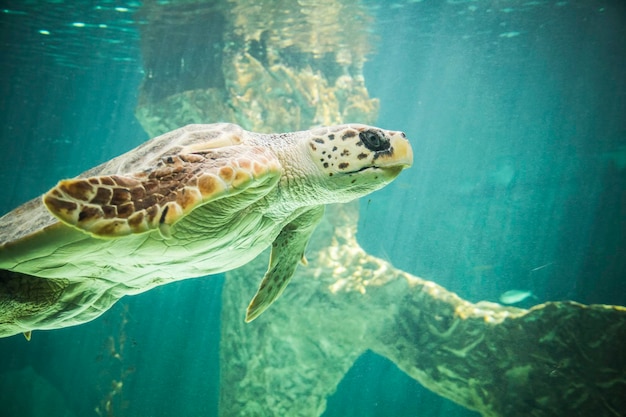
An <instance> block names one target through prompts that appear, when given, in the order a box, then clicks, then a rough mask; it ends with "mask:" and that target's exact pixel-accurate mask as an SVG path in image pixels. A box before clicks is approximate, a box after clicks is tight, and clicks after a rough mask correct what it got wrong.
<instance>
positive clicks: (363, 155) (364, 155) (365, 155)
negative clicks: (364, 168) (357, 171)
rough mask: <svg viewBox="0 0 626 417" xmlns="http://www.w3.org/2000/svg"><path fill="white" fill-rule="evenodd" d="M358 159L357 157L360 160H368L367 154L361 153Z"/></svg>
mask: <svg viewBox="0 0 626 417" xmlns="http://www.w3.org/2000/svg"><path fill="white" fill-rule="evenodd" d="M356 157H357V158H359V159H365V158H367V154H366V153H362V152H361V153H360V154H358V155H357V156H356Z"/></svg>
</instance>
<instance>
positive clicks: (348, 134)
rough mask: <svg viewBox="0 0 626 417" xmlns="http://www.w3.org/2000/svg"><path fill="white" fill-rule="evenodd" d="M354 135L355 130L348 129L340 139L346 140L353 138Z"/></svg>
mask: <svg viewBox="0 0 626 417" xmlns="http://www.w3.org/2000/svg"><path fill="white" fill-rule="evenodd" d="M355 136H356V132H355V131H354V130H348V131H347V132H346V133H344V134H343V136H342V137H341V139H343V140H346V139H350V138H353V137H355Z"/></svg>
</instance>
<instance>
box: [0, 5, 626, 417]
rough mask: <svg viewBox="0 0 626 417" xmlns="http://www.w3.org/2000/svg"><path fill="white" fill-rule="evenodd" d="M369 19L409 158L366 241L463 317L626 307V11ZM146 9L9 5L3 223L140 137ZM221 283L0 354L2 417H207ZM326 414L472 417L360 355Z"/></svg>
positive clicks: (439, 11)
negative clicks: (478, 311)
mask: <svg viewBox="0 0 626 417" xmlns="http://www.w3.org/2000/svg"><path fill="white" fill-rule="evenodd" d="M366 4H367V6H368V8H369V10H370V12H371V13H372V14H373V16H374V23H373V24H371V25H369V26H368V27H365V28H347V30H369V31H373V32H374V34H375V35H376V37H377V41H376V45H375V52H374V53H373V54H372V55H371V56H370V57H369V60H368V62H367V63H366V65H365V68H364V75H365V79H366V84H367V87H368V89H369V92H370V95H371V96H372V97H377V98H379V99H380V115H379V118H378V121H377V125H379V126H381V127H385V128H390V129H401V130H403V131H405V132H406V134H407V137H409V138H410V139H411V141H412V144H413V149H414V153H415V163H414V167H413V168H412V169H410V170H408V171H406V172H404V173H403V174H402V175H401V176H400V177H399V178H398V179H397V180H396V181H395V182H394V183H393V184H392V185H390V186H388V187H387V188H385V189H383V190H381V191H379V192H377V193H375V194H372V195H370V196H368V197H366V198H364V199H362V201H361V203H360V204H361V211H360V219H359V242H360V244H361V245H362V246H363V247H364V248H365V249H366V250H367V251H368V252H369V253H372V254H374V255H376V256H379V257H381V258H384V259H386V260H389V261H391V262H392V263H393V264H394V265H395V266H396V267H398V268H400V269H403V270H405V271H408V272H410V273H413V274H415V275H418V276H421V277H423V278H426V279H430V280H433V281H435V282H437V283H439V284H441V285H443V286H444V287H446V288H447V289H449V290H451V291H454V292H456V293H458V294H459V295H460V296H461V297H463V298H465V299H467V300H470V301H479V300H489V301H494V302H496V301H497V300H498V298H499V297H500V295H501V294H502V293H504V292H506V291H508V290H511V289H521V290H528V291H531V292H532V293H533V294H534V297H535V298H528V299H526V300H523V301H522V302H521V303H520V304H519V306H521V307H530V306H531V305H533V304H535V303H537V302H543V301H548V300H566V299H569V300H576V301H579V302H582V303H587V304H591V303H603V304H616V305H626V284H625V283H624V279H623V278H624V276H626V261H625V260H624V259H625V258H624V256H623V254H624V253H626V241H625V236H626V223H625V222H624V218H625V216H626V171H625V169H626V117H624V115H625V114H626V77H625V75H626V6H624V4H623V2H621V1H591V0H584V1H576V2H567V1H513V0H511V1H447V2H444V1H429V0H424V1H407V2H402V1H398V2H384V3H382V2H380V3H379V2H374V1H370V2H367V3H366ZM140 7H141V4H140V3H139V2H125V3H112V2H84V3H80V4H77V3H75V2H71V3H70V2H67V3H63V2H34V1H33V2H17V1H15V2H4V3H3V6H2V9H1V10H0V19H1V20H0V22H1V30H2V42H3V47H2V49H1V51H0V54H2V60H1V64H0V65H2V74H3V77H2V78H1V81H0V86H1V88H2V90H1V91H2V99H1V100H2V103H3V105H2V109H3V111H2V112H0V141H1V143H2V146H1V147H0V149H2V151H0V180H1V181H2V183H3V184H5V187H4V189H3V192H2V193H0V212H1V213H6V212H8V211H10V210H11V209H13V208H14V207H16V206H18V205H19V204H21V203H23V202H25V201H27V200H28V199H30V198H33V197H36V196H38V195H40V194H41V193H43V192H45V191H47V190H48V189H49V188H50V187H51V186H53V185H54V184H55V183H56V182H57V181H58V180H59V179H61V178H66V177H71V176H74V175H76V174H78V173H80V172H82V171H84V170H86V169H88V168H90V167H92V166H94V165H96V164H98V163H100V162H102V161H105V160H107V159H109V158H111V157H113V156H116V155H118V154H120V153H122V152H124V151H126V150H129V149H131V148H133V147H134V146H136V145H138V144H140V143H142V142H143V141H145V140H146V139H148V137H147V135H146V134H145V132H144V131H143V130H142V128H141V126H140V125H139V124H138V122H137V121H136V120H135V118H134V115H133V111H134V108H135V106H136V103H137V94H138V93H137V91H138V87H139V84H140V82H141V80H142V79H143V77H144V73H143V69H142V61H141V55H140V54H141V51H140V37H139V33H138V30H137V23H141V22H140V20H139V19H138V18H137V17H136V15H135V12H136V11H137V10H138V9H140ZM208 122H212V121H207V123H208ZM222 283H223V278H221V277H212V278H210V279H197V280H188V281H182V282H179V283H175V284H171V285H168V286H164V287H159V288H156V289H154V290H152V291H149V292H147V293H144V294H141V295H139V296H136V297H128V298H125V299H123V300H122V301H120V302H119V303H118V304H116V305H115V306H114V307H113V308H112V309H111V310H110V311H108V312H107V313H106V314H105V315H103V316H102V317H100V318H99V319H97V320H95V321H93V322H90V323H87V324H84V325H81V326H78V327H73V328H67V329H60V330H55V331H50V332H35V333H34V334H33V340H32V341H31V342H29V343H27V342H26V341H25V340H24V339H23V338H22V337H21V336H19V337H17V336H16V337H12V338H7V339H0V353H1V354H0V357H1V358H2V360H0V387H1V390H0V401H1V404H0V409H2V410H4V411H2V412H0V414H1V415H7V416H17V415H20V416H26V415H47V416H70V415H75V416H91V415H94V416H95V415H97V413H96V411H95V409H96V407H100V409H101V410H102V407H103V399H106V396H107V393H109V392H111V390H112V383H113V381H120V380H123V381H124V386H123V391H122V394H121V396H118V397H115V407H116V408H115V413H114V414H115V415H117V416H174V415H176V416H192V415H193V416H198V415H203V416H214V415H217V401H218V396H219V363H218V359H219V337H220V314H221V313H220V311H221V304H220V303H221V301H220V290H221V285H222ZM111 337H113V339H114V340H115V343H114V345H115V346H112V345H111V344H110V340H111V339H110V338H111ZM122 340H123V345H120V341H122ZM116 354H118V355H119V356H117V355H116ZM323 415H324V416H325V417H331V416H333V417H334V416H396V417H398V416H402V417H403V416H416V415H420V416H422V415H423V416H443V415H446V416H449V415H454V416H476V415H478V414H477V413H475V412H471V411H467V410H465V409H463V408H461V407H459V406H457V405H455V404H454V403H452V402H451V401H449V400H447V399H443V398H440V397H438V396H436V395H435V394H432V393H431V392H430V391H428V390H426V389H425V388H423V387H421V386H420V385H419V384H418V383H417V382H416V381H414V380H412V379H410V378H409V377H408V376H406V375H405V374H404V373H402V372H401V371H399V370H398V369H397V368H396V367H395V365H394V364H392V363H391V362H388V361H387V360H386V359H383V358H381V357H379V356H377V355H375V354H374V353H371V352H368V353H366V354H365V355H364V356H362V357H361V358H360V359H359V360H358V361H357V362H356V363H355V365H354V367H353V368H352V369H351V370H350V371H349V372H348V374H347V375H346V377H345V378H344V380H343V381H342V382H341V383H340V385H339V386H338V389H337V392H336V393H335V394H334V395H332V396H331V397H330V398H329V400H328V407H327V410H326V412H325V414H323Z"/></svg>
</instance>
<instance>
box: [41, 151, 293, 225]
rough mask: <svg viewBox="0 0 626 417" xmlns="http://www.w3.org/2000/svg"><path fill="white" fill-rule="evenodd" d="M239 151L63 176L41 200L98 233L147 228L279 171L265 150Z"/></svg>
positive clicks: (57, 213) (72, 221) (66, 218)
mask: <svg viewBox="0 0 626 417" xmlns="http://www.w3.org/2000/svg"><path fill="white" fill-rule="evenodd" d="M238 152H239V153H240V154H241V155H240V154H238V153H236V152H234V151H233V152H232V153H231V154H229V153H228V152H214V151H206V152H201V153H196V154H184V155H169V156H164V157H162V158H161V159H160V160H159V162H158V163H157V165H156V167H155V169H154V170H151V171H150V170H148V171H144V172H140V173H137V174H129V175H128V176H119V175H110V176H100V177H90V178H80V179H72V180H65V181H61V182H60V183H59V184H58V185H57V186H56V187H55V188H53V189H52V190H50V191H49V192H48V193H46V194H45V195H44V203H45V205H46V207H47V208H48V210H50V212H51V213H52V214H54V215H55V216H57V217H58V218H59V219H60V220H62V221H63V222H65V223H68V224H69V225H71V226H75V227H77V228H79V229H82V230H84V231H86V232H89V233H91V234H94V235H96V236H99V237H115V236H123V235H127V234H130V233H142V232H146V231H149V230H153V229H156V228H158V227H159V225H160V223H166V224H167V225H171V224H173V223H175V222H176V221H178V220H179V219H180V218H181V217H183V216H184V215H185V214H187V213H189V212H190V211H191V210H193V209H194V208H196V207H197V206H199V205H201V204H204V203H206V202H208V201H211V200H213V199H215V198H219V197H221V196H223V195H224V194H226V193H228V192H232V191H234V190H241V189H244V188H246V187H249V186H251V185H253V184H254V182H255V180H263V179H264V178H266V177H268V176H274V177H276V178H277V177H278V176H280V173H281V167H280V164H279V162H278V160H277V159H276V158H275V157H274V155H273V154H272V153H271V152H270V151H269V150H267V149H265V148H262V147H250V148H246V149H244V150H241V149H240V150H238ZM259 183H262V184H265V183H266V182H265V181H259Z"/></svg>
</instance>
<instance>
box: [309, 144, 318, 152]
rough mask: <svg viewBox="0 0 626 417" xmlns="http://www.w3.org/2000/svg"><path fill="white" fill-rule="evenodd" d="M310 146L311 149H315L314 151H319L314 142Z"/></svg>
mask: <svg viewBox="0 0 626 417" xmlns="http://www.w3.org/2000/svg"><path fill="white" fill-rule="evenodd" d="M309 145H310V146H311V149H313V150H314V151H316V150H317V147H316V146H315V144H313V142H310V143H309Z"/></svg>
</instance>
